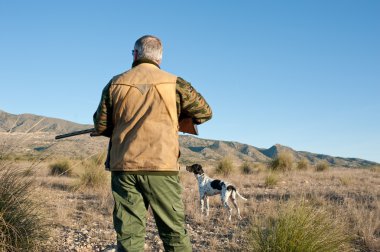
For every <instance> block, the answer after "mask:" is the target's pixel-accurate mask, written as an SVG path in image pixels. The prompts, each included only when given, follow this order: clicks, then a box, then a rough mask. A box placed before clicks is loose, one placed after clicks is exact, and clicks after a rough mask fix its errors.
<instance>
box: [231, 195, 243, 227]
mask: <svg viewBox="0 0 380 252" xmlns="http://www.w3.org/2000/svg"><path fill="white" fill-rule="evenodd" d="M231 201H232V204H234V206H235V208H236V210H237V215H238V218H239V220H241V219H242V218H241V216H240V209H239V207H238V204H237V200H236V192H235V191H233V192H232V194H231Z"/></svg>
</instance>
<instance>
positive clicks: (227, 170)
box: [216, 157, 234, 176]
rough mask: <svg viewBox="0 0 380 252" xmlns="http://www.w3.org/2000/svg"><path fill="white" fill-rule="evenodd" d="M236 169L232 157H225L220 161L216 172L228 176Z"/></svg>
mask: <svg viewBox="0 0 380 252" xmlns="http://www.w3.org/2000/svg"><path fill="white" fill-rule="evenodd" d="M233 169H234V165H233V163H232V159H231V158H229V157H225V158H223V159H222V160H220V161H219V164H218V166H217V167H216V173H219V174H223V175H224V176H228V175H229V174H231V172H232V171H233Z"/></svg>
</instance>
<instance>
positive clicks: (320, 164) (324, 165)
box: [315, 160, 330, 172]
mask: <svg viewBox="0 0 380 252" xmlns="http://www.w3.org/2000/svg"><path fill="white" fill-rule="evenodd" d="M329 169H330V166H329V163H327V161H325V160H323V161H320V162H318V163H317V165H316V166H315V171H317V172H323V171H328V170H329Z"/></svg>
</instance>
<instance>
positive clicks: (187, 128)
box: [55, 118, 198, 140]
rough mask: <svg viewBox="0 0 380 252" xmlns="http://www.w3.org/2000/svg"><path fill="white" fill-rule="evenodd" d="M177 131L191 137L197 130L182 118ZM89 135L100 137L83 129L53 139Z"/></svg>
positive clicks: (188, 120) (90, 130) (94, 132)
mask: <svg viewBox="0 0 380 252" xmlns="http://www.w3.org/2000/svg"><path fill="white" fill-rule="evenodd" d="M178 127H179V129H178V130H179V131H181V132H183V133H188V134H192V135H198V128H197V125H196V124H194V123H193V120H192V119H191V118H183V119H181V120H180V121H179V122H178ZM88 133H90V136H91V137H96V136H100V135H99V134H98V133H97V132H96V131H95V128H91V129H85V130H79V131H73V132H70V133H66V134H62V135H58V136H56V137H55V139H56V140H57V139H62V138H67V137H73V136H78V135H84V134H88Z"/></svg>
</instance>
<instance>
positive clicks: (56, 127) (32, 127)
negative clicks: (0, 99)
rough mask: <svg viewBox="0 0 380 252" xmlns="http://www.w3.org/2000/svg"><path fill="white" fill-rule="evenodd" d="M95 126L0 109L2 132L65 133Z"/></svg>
mask: <svg viewBox="0 0 380 252" xmlns="http://www.w3.org/2000/svg"><path fill="white" fill-rule="evenodd" d="M89 127H93V126H92V125H83V124H78V123H73V122H70V121H65V120H62V119H55V118H49V117H43V116H38V115H33V114H21V115H13V114H9V113H7V112H5V111H2V110H0V132H30V133H32V132H51V133H56V134H60V133H65V132H70V131H77V130H82V129H86V128H89Z"/></svg>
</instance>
